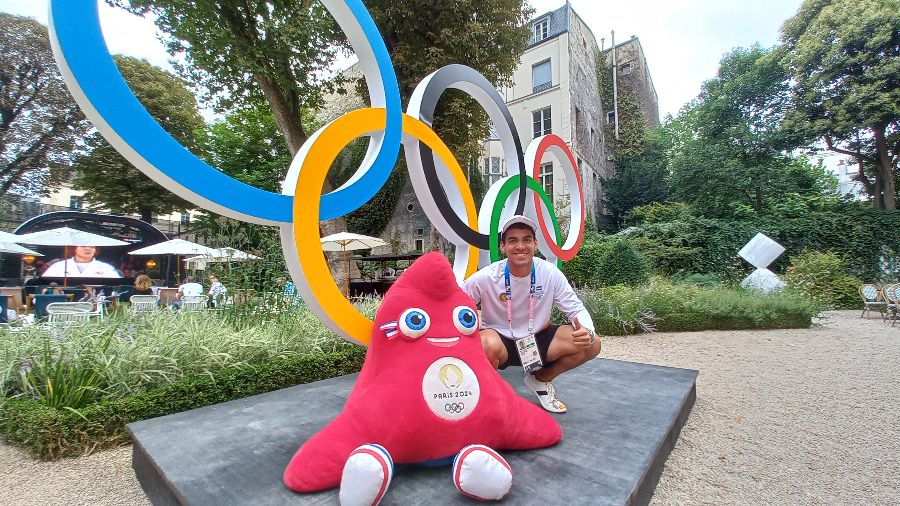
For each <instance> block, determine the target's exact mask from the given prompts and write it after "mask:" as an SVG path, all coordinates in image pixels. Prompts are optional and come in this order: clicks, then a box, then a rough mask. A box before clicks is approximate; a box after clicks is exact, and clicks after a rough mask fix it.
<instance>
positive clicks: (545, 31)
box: [532, 18, 550, 42]
mask: <svg viewBox="0 0 900 506" xmlns="http://www.w3.org/2000/svg"><path fill="white" fill-rule="evenodd" d="M532 30H533V31H534V41H535V42H537V41H540V40H544V39H546V38H547V36H548V35H550V20H549V19H548V18H544V19H542V20H540V21H535V23H534V25H532Z"/></svg>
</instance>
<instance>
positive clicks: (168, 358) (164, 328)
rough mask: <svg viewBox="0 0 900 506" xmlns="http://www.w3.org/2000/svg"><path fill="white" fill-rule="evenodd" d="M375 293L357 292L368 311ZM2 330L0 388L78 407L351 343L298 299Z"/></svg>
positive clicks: (371, 313)
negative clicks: (368, 295)
mask: <svg viewBox="0 0 900 506" xmlns="http://www.w3.org/2000/svg"><path fill="white" fill-rule="evenodd" d="M378 302H380V300H379V299H366V298H363V299H359V300H357V301H356V303H357V306H358V307H359V308H360V310H361V311H363V313H365V314H367V315H368V316H374V312H375V309H376V308H377V306H378ZM16 330H17V331H15V332H14V331H13V330H12V329H10V328H0V389H2V394H3V397H5V398H28V399H33V400H36V401H39V402H41V403H42V404H46V405H47V406H51V407H56V408H72V409H78V408H80V407H83V406H85V405H88V404H90V403H92V402H95V401H97V400H99V399H116V398H122V397H126V396H129V395H133V394H136V393H139V392H142V391H145V390H148V389H153V388H157V387H160V386H163V385H166V384H171V383H173V382H176V381H179V380H181V379H184V378H190V377H196V376H199V375H210V374H212V373H213V372H215V371H218V370H222V369H227V368H238V367H245V366H253V365H256V364H263V363H267V362H270V361H274V360H279V359H290V358H294V357H299V356H305V355H321V354H326V353H330V352H334V351H338V350H342V349H346V348H349V347H351V346H352V345H350V344H349V343H347V342H346V341H344V340H342V339H340V338H338V337H337V336H336V335H335V334H334V333H333V332H331V330H330V329H328V328H327V327H325V326H324V325H323V324H322V323H321V322H320V321H319V319H318V318H317V317H316V316H315V315H314V314H313V313H312V312H311V311H310V310H309V309H308V308H307V307H306V306H304V305H294V304H289V305H284V306H282V307H277V308H274V310H273V307H272V306H269V305H256V304H244V305H240V306H236V307H232V308H228V309H225V310H222V311H198V312H187V311H172V310H160V311H155V312H152V313H145V314H141V315H134V314H132V313H131V312H130V311H127V310H124V309H123V310H120V311H116V312H113V313H112V314H111V315H110V316H109V317H108V318H107V319H106V320H102V321H101V320H92V321H90V322H86V323H80V324H70V325H66V326H65V327H58V326H52V325H32V326H29V327H23V328H21V329H16Z"/></svg>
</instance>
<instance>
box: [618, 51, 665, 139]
mask: <svg viewBox="0 0 900 506" xmlns="http://www.w3.org/2000/svg"><path fill="white" fill-rule="evenodd" d="M604 54H605V56H606V60H607V65H612V52H611V51H606V52H605V53H604ZM616 66H617V67H618V74H619V75H618V82H619V86H621V87H623V88H625V89H627V90H630V91H631V92H633V93H634V94H635V95H637V98H638V100H640V102H641V110H642V111H643V113H644V119H645V120H647V125H648V126H649V127H650V128H656V127H657V126H659V99H658V98H657V96H656V88H655V87H654V86H653V79H652V78H651V77H650V68H649V67H648V66H647V58H646V57H645V56H644V49H643V48H642V47H641V41H640V40H639V39H638V38H637V37H634V36H632V37H631V38H630V39H629V40H627V41H625V42H622V43H621V44H618V45H616Z"/></svg>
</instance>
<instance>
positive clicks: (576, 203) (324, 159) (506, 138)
mask: <svg viewBox="0 0 900 506" xmlns="http://www.w3.org/2000/svg"><path fill="white" fill-rule="evenodd" d="M322 3H323V4H324V5H325V7H326V8H327V9H328V11H329V12H330V13H331V15H332V16H333V17H334V19H335V20H336V21H337V23H338V25H339V26H340V27H341V29H342V30H343V31H344V33H345V34H346V35H347V40H348V41H349V42H350V45H351V47H352V48H353V49H354V51H355V52H356V54H357V56H358V58H359V65H360V69H361V70H362V73H363V77H364V79H365V82H366V85H367V87H368V91H369V96H370V101H371V103H370V105H371V107H368V108H363V109H359V110H356V111H352V112H349V113H347V114H345V115H343V116H341V117H339V118H337V119H335V120H334V121H332V122H330V123H328V124H326V125H324V126H323V127H322V128H320V129H319V130H318V131H316V132H315V133H314V134H313V135H311V136H310V137H309V139H308V140H307V141H306V143H304V144H303V146H302V147H301V148H300V150H299V151H298V152H297V154H296V155H295V156H294V159H293V161H292V162H291V166H290V168H289V169H288V174H287V176H286V177H285V181H284V184H283V185H282V188H283V190H282V193H281V194H276V193H272V192H267V191H264V190H260V189H258V188H254V187H252V186H249V185H247V184H244V183H241V182H239V181H237V180H235V179H233V178H231V177H229V176H228V175H226V174H224V173H223V172H221V171H219V170H217V169H215V168H213V167H210V166H209V165H207V164H206V163H205V162H203V161H202V160H200V159H199V158H197V157H196V156H195V155H193V154H192V153H191V152H190V151H188V150H187V149H186V148H185V147H184V146H182V145H181V144H180V143H178V141H176V140H175V139H173V138H172V137H171V136H170V135H169V134H168V133H167V132H166V131H165V130H164V129H163V128H162V127H161V126H160V125H159V124H158V123H156V121H155V120H154V119H153V118H152V117H151V116H150V114H149V113H147V111H146V110H145V109H144V108H143V106H142V105H141V104H140V102H138V100H137V98H135V96H134V94H133V93H132V92H131V90H130V89H129V88H128V86H127V84H126V83H125V81H124V79H123V78H122V76H121V74H119V71H118V69H117V68H116V65H115V63H114V62H113V60H112V57H111V56H110V54H109V51H108V50H107V48H106V43H105V41H104V39H103V34H102V33H101V30H100V21H99V15H98V9H97V0H51V2H50V27H49V28H50V39H51V44H52V46H53V53H54V57H55V58H56V62H57V65H58V66H59V69H60V72H61V74H62V76H63V79H64V80H65V82H66V85H67V86H68V88H69V91H70V92H71V93H72V95H73V97H74V98H75V100H76V102H77V103H78V105H79V106H80V107H81V109H82V110H83V111H84V113H85V116H87V117H88V119H90V120H91V122H92V123H93V124H94V126H95V127H96V128H97V130H98V131H99V132H100V133H101V134H102V135H103V136H104V137H105V138H106V140H107V141H109V143H110V144H111V145H112V146H113V147H115V148H116V149H117V150H118V151H119V152H120V153H121V154H122V155H123V156H124V157H125V158H126V159H127V160H128V161H129V162H131V163H132V164H133V165H134V166H135V167H137V168H138V169H139V170H141V171H142V172H143V173H145V174H147V175H148V176H149V177H151V178H152V179H154V180H155V181H156V182H158V183H159V184H161V185H162V186H164V187H165V188H167V189H168V190H170V191H172V192H173V193H175V194H177V195H178V196H180V197H182V198H184V199H185V200H187V201H189V202H191V203H193V204H195V205H197V206H199V207H202V208H205V209H208V210H210V211H213V212H216V213H219V214H222V215H224V216H228V217H230V218H234V219H238V220H242V221H247V222H251V223H258V224H263V225H274V226H278V227H279V230H280V235H281V243H282V247H283V248H284V253H285V260H286V262H287V265H288V270H289V271H290V273H291V277H292V278H293V280H294V283H295V285H296V286H297V288H298V291H299V292H300V294H301V295H302V297H303V299H304V300H305V301H306V303H307V305H308V306H309V307H310V309H312V310H313V311H314V312H315V313H316V314H317V316H318V317H319V318H320V319H321V320H322V321H323V322H324V323H325V324H326V325H328V326H329V327H330V328H331V329H332V330H334V331H335V332H336V333H337V334H338V335H340V336H342V337H343V338H345V339H347V340H349V341H353V342H356V343H359V344H367V343H368V341H369V335H370V333H371V330H372V321H371V320H369V319H368V318H366V317H365V316H364V315H362V314H361V313H360V312H359V311H358V310H357V309H356V308H355V307H354V306H353V305H352V304H351V303H350V301H349V300H347V299H346V298H345V297H344V295H343V293H342V292H341V290H340V289H339V288H338V287H337V284H336V283H335V282H334V279H333V278H332V276H331V272H330V271H329V268H328V265H327V263H326V261H325V258H324V255H323V254H322V253H323V252H322V248H321V242H320V237H319V228H318V225H319V221H321V220H328V219H332V218H337V217H340V216H343V215H345V214H347V213H350V212H352V211H354V210H356V209H358V208H359V207H360V206H362V205H363V204H365V203H366V202H368V201H369V200H370V199H371V198H372V197H374V196H375V194H376V193H378V190H380V189H381V187H382V186H383V185H384V183H385V182H386V181H387V179H388V176H390V172H391V170H392V169H393V167H394V164H395V162H396V160H397V155H398V154H399V151H400V146H401V145H402V146H403V149H404V155H405V157H406V161H407V166H408V169H409V176H410V181H411V183H412V186H413V189H414V190H415V193H416V197H417V199H418V200H419V203H420V204H421V205H422V209H423V210H424V211H425V213H426V215H427V216H428V217H429V219H430V220H431V221H432V224H433V225H434V227H435V229H437V230H438V232H440V233H441V235H443V236H444V237H445V238H447V240H449V241H450V242H451V243H452V244H453V245H454V247H455V255H454V263H453V270H454V273H455V274H456V276H457V278H458V279H459V280H462V279H464V278H465V277H467V276H469V275H471V274H472V273H473V272H475V271H476V270H477V269H478V266H479V265H485V264H487V263H488V262H489V261H491V260H492V259H496V258H499V240H498V228H499V224H500V223H501V222H502V221H503V220H504V219H506V218H508V217H509V216H511V215H512V214H525V215H528V216H531V217H533V218H536V222H537V223H538V224H539V226H540V229H541V231H540V233H541V236H542V237H543V240H542V241H539V245H540V251H541V253H542V254H543V255H544V256H545V257H546V258H547V259H548V260H550V261H557V260H570V259H571V258H572V257H573V256H574V255H575V254H576V253H577V251H578V248H579V247H580V246H581V241H582V238H583V235H584V217H585V207H584V191H583V188H582V183H581V177H580V175H579V173H578V168H577V165H576V163H575V160H574V157H573V156H572V152H571V151H570V150H569V148H568V146H566V144H565V142H564V141H563V140H562V139H561V138H559V137H558V136H556V135H552V134H551V135H545V136H541V137H538V138H536V139H534V140H532V142H531V143H530V144H529V145H528V147H527V148H526V149H525V150H524V152H523V150H522V145H521V141H520V140H519V135H518V132H517V130H516V126H515V123H514V122H513V119H512V115H511V114H510V112H509V109H508V108H507V107H506V104H505V103H504V102H503V99H502V98H501V97H500V95H499V93H498V92H497V90H496V89H495V88H494V87H493V86H492V85H491V84H490V82H489V81H488V80H487V79H486V78H485V77H484V76H482V75H481V74H480V73H478V72H477V71H476V70H474V69H472V68H470V67H466V66H464V65H448V66H446V67H443V68H441V69H438V70H437V71H435V72H434V73H432V74H431V75H429V76H428V77H426V78H425V79H423V80H422V82H421V83H419V85H418V86H417V87H416V89H415V90H414V92H413V94H412V96H411V97H410V100H409V104H408V105H407V109H406V112H405V113H404V112H403V111H402V109H401V101H400V91H399V86H398V83H397V76H396V74H395V72H394V68H393V64H392V62H391V60H390V57H389V55H388V51H387V47H386V46H385V45H384V41H383V40H382V39H381V36H380V35H379V32H378V29H377V27H376V26H375V23H374V21H373V20H372V17H371V16H370V14H369V12H368V10H366V8H365V6H364V5H363V3H362V2H361V0H345V1H342V0H322ZM450 88H454V89H458V90H461V91H463V92H465V93H467V94H468V95H470V96H471V97H472V98H473V99H475V100H476V101H477V102H478V103H479V104H480V105H481V106H482V107H483V108H484V110H485V111H486V112H487V114H488V116H489V117H490V119H491V121H492V122H493V123H494V125H496V126H497V129H498V132H499V135H500V142H501V145H502V147H503V152H504V154H505V157H506V160H507V167H508V173H509V174H510V175H509V176H507V177H506V178H503V179H501V180H500V181H497V182H496V183H495V184H494V185H492V186H491V187H490V188H489V189H488V191H487V193H486V195H485V197H484V200H483V202H482V204H481V208H480V209H479V210H476V208H475V201H474V198H473V196H472V193H471V191H470V189H469V186H468V183H467V181H466V178H465V175H464V172H463V170H462V169H461V167H460V166H459V162H458V161H457V160H456V158H455V157H454V156H453V154H452V153H451V152H450V149H449V148H448V147H447V146H446V144H444V142H443V141H442V140H441V139H440V138H439V137H438V136H437V134H435V132H434V130H432V129H431V127H430V125H431V124H432V121H433V117H434V111H435V107H436V105H437V102H438V99H439V98H440V96H441V94H442V93H443V92H444V91H445V90H447V89H450ZM361 136H368V137H369V146H368V150H367V151H366V155H365V157H364V158H363V161H362V163H361V164H360V167H359V168H358V169H357V170H356V172H355V173H354V175H353V176H352V177H351V178H350V179H349V180H348V181H347V182H346V183H345V184H344V185H343V186H341V187H340V188H338V189H336V190H334V191H332V192H331V193H327V194H324V195H323V194H322V188H323V185H324V182H325V177H326V175H327V171H328V169H329V167H331V164H332V162H333V161H334V159H335V158H336V157H337V155H338V153H339V152H340V151H341V150H342V149H343V148H344V147H345V146H346V145H347V144H348V143H350V142H351V141H352V140H354V139H356V138H358V137H361ZM547 152H549V153H551V154H552V155H553V156H554V157H555V158H556V159H557V160H558V161H559V162H560V164H561V165H562V167H563V172H564V175H565V178H566V185H567V189H568V192H569V194H570V195H571V196H572V198H571V202H570V206H571V217H572V218H571V220H570V223H569V228H568V231H567V233H566V236H565V241H564V242H563V243H562V244H560V241H561V240H562V236H561V231H560V230H559V224H558V221H557V218H556V215H555V213H554V210H553V202H552V196H548V195H547V194H546V193H545V192H544V191H543V188H542V187H541V185H540V183H538V182H537V178H538V177H539V174H540V164H541V158H542V156H543V155H544V154H545V153H547ZM528 169H531V172H532V175H531V176H529V175H528V173H527V171H528ZM529 191H530V192H531V193H532V194H533V198H532V199H528V198H527V193H528V192H529ZM314 245H315V246H314Z"/></svg>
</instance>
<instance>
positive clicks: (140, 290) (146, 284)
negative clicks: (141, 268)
mask: <svg viewBox="0 0 900 506" xmlns="http://www.w3.org/2000/svg"><path fill="white" fill-rule="evenodd" d="M131 295H153V281H152V280H151V279H150V276H147V275H146V274H141V275H140V276H138V277H137V279H135V280H134V288H133V289H132V290H131Z"/></svg>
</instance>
